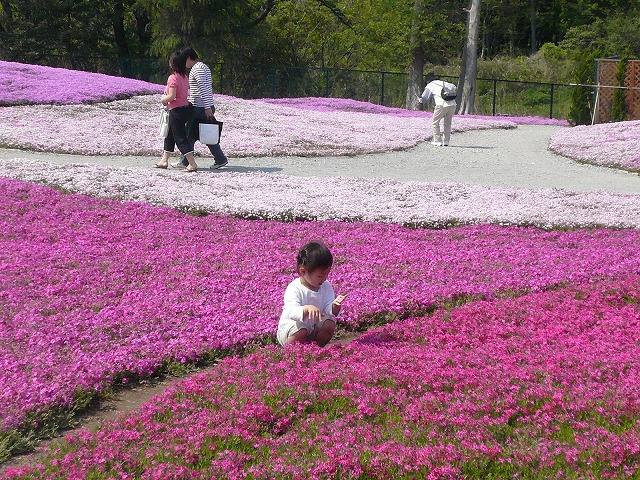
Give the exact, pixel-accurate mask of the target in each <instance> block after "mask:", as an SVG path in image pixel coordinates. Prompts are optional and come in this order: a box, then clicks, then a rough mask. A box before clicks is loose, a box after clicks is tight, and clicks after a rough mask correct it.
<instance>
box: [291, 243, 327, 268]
mask: <svg viewBox="0 0 640 480" xmlns="http://www.w3.org/2000/svg"><path fill="white" fill-rule="evenodd" d="M332 265H333V255H332V254H331V251H330V250H329V249H328V248H327V247H326V245H325V244H324V243H322V242H318V241H312V242H309V243H307V244H306V245H305V246H303V247H302V248H301V249H300V251H299V252H298V256H297V270H298V273H300V269H301V268H302V267H305V268H306V269H307V272H309V273H311V272H313V271H314V270H315V269H317V268H329V267H331V266H332Z"/></svg>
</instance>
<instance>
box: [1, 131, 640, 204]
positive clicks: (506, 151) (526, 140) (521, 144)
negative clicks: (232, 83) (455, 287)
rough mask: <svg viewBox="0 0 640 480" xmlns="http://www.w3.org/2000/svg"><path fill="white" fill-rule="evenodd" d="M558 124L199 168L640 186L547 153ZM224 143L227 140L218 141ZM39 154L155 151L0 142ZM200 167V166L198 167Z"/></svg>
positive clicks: (206, 160)
mask: <svg viewBox="0 0 640 480" xmlns="http://www.w3.org/2000/svg"><path fill="white" fill-rule="evenodd" d="M559 128H566V127H558V126H548V125H520V126H518V128H515V129H509V130H504V129H492V130H476V131H468V132H462V133H454V134H453V135H452V136H451V145H450V146H449V147H435V146H433V145H431V144H430V143H429V142H423V143H421V144H419V145H418V146H416V147H414V148H411V149H409V150H404V151H396V152H386V153H379V154H371V155H359V156H353V157H348V156H343V157H249V158H231V159H230V161H229V166H228V167H225V168H224V169H222V170H220V171H218V170H216V171H209V170H208V168H206V167H209V165H210V164H211V163H212V161H213V159H212V158H210V157H200V158H199V166H200V167H201V172H202V173H203V174H222V173H224V171H234V172H273V173H282V174H287V175H294V176H343V177H363V178H391V179H395V180H399V181H421V182H457V183H469V184H476V185H487V186H513V187H522V188H529V189H541V188H558V189H564V190H572V191H582V192H588V191H599V190H604V191H610V192H618V193H640V175H638V174H635V173H628V172H625V171H622V170H616V169H613V168H607V167H598V166H594V165H586V164H580V163H577V162H575V161H573V160H570V159H568V158H565V157H561V156H559V155H556V154H554V153H551V152H550V151H549V150H548V149H547V146H548V144H549V139H550V137H551V135H552V134H553V133H554V132H555V131H556V130H557V129H559ZM222 145H223V148H224V141H223V144H222ZM9 158H25V159H33V160H36V159H42V160H47V161H52V162H57V163H94V164H99V165H112V166H129V167H138V168H150V167H151V165H153V164H154V163H155V162H156V161H157V160H158V159H159V156H158V158H157V159H156V158H150V157H98V156H79V155H54V154H46V153H33V152H23V151H18V150H6V149H4V150H2V149H0V160H1V159H9ZM203 167H205V168H203Z"/></svg>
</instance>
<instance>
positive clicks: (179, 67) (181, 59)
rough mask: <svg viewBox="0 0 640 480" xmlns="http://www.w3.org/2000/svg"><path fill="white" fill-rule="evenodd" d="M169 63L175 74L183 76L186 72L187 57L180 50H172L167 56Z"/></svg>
mask: <svg viewBox="0 0 640 480" xmlns="http://www.w3.org/2000/svg"><path fill="white" fill-rule="evenodd" d="M169 64H170V65H171V68H173V71H174V72H176V73H177V74H180V75H183V76H184V75H186V74H187V57H185V56H184V55H183V54H182V52H173V53H172V54H171V56H170V57H169Z"/></svg>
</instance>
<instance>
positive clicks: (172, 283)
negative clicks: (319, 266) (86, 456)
mask: <svg viewBox="0 0 640 480" xmlns="http://www.w3.org/2000/svg"><path fill="white" fill-rule="evenodd" d="M0 189H1V191H2V196H1V198H2V205H3V207H2V209H1V211H2V214H1V216H0V219H1V223H0V228H1V231H0V241H1V244H0V252H1V253H0V264H1V265H2V269H1V273H0V318H2V328H1V329H0V334H1V335H2V336H1V338H0V352H1V354H0V365H1V367H2V368H0V385H1V386H2V388H1V389H0V418H2V428H3V429H4V430H11V429H13V428H16V427H17V426H19V425H20V424H21V423H22V422H24V420H25V418H26V415H27V414H28V413H30V412H36V411H39V410H42V409H44V408H46V407H47V406H55V405H63V406H65V405H66V406H69V405H70V404H71V402H72V400H73V397H74V394H76V392H77V391H83V390H84V391H102V390H103V389H104V388H106V387H107V386H108V385H110V384H111V383H112V382H114V381H116V380H117V379H119V378H123V377H125V378H127V377H130V376H134V377H135V376H143V377H144V376H148V375H150V374H151V373H153V372H154V371H156V370H157V369H158V368H160V367H161V366H162V364H163V361H166V360H172V361H176V362H193V361H195V360H197V359H198V358H200V357H201V356H202V355H204V354H206V353H207V352H211V351H220V350H224V349H227V348H229V347H233V346H235V345H246V344H248V343H251V342H253V341H255V340H257V339H260V338H264V337H268V338H273V335H274V332H275V327H276V324H277V320H278V315H279V312H280V308H281V302H282V294H283V291H284V288H285V286H286V285H287V283H288V282H289V281H290V280H291V279H292V278H294V276H295V268H294V261H295V252H296V251H297V249H298V248H299V247H300V245H302V244H303V243H305V242H306V241H308V240H309V239H312V238H323V239H324V240H325V241H326V242H327V244H328V245H329V246H330V247H331V248H332V249H333V252H334V254H335V257H336V262H335V265H334V270H333V272H332V280H333V283H334V286H335V288H336V291H338V292H348V293H349V294H350V297H349V308H348V309H346V314H345V316H344V318H343V319H342V320H341V323H342V324H344V325H350V326H352V327H356V326H360V325H366V324H367V323H368V322H370V321H372V320H375V319H376V318H379V317H380V316H381V315H382V316H383V317H387V316H389V315H391V316H397V315H400V316H402V315H406V314H408V313H411V312H416V311H421V310H423V309H425V308H430V307H433V306H435V305H438V304H439V303H441V302H444V301H449V300H451V299H455V298H461V297H463V298H476V297H486V298H491V297H493V296H495V295H497V294H500V293H504V292H523V291H529V290H533V291H538V290H543V289H546V288H549V287H552V286H557V285H562V284H565V283H567V282H570V283H571V282H581V281H585V280H588V279H595V278H599V277H605V278H606V277H617V276H619V275H620V274H621V273H629V272H636V273H637V272H639V271H640V257H638V255H637V245H638V243H639V242H640V231H638V230H593V231H586V230H584V231H573V232H555V231H554V232H545V231H541V230H538V229H535V228H516V227H497V226H490V225H480V226H475V227H465V228H454V229H450V230H438V231H431V230H411V229H407V228H404V227H401V226H399V225H393V224H374V223H342V222H336V221H323V222H293V223H282V222H276V221H250V220H242V219H237V218H234V217H229V216H208V217H193V216H189V215H185V214H182V213H179V212H176V211H174V210H170V209H167V208H157V207H152V206H149V205H146V204H141V203H121V202H115V201H110V200H96V199H92V198H89V197H85V196H82V195H75V194H74V195H70V194H61V193H59V192H57V191H55V190H52V189H50V188H46V187H41V186H35V185H32V184H27V183H22V182H17V181H14V180H6V179H3V180H0Z"/></svg>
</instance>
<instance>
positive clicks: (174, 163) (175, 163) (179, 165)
mask: <svg viewBox="0 0 640 480" xmlns="http://www.w3.org/2000/svg"><path fill="white" fill-rule="evenodd" d="M169 165H171V168H182V164H181V163H180V162H171V163H170V164H169Z"/></svg>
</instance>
